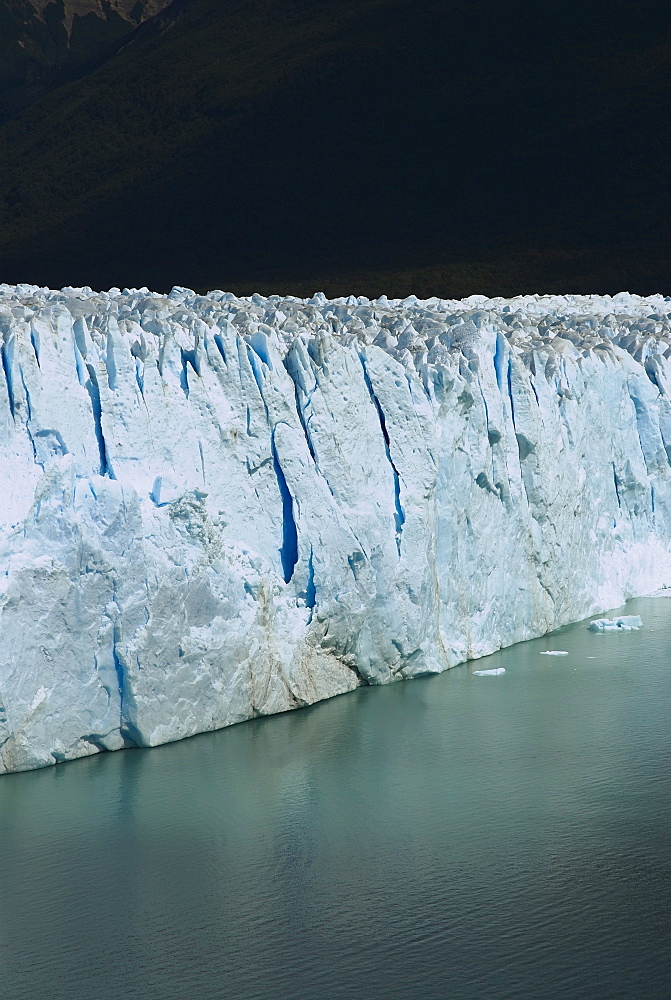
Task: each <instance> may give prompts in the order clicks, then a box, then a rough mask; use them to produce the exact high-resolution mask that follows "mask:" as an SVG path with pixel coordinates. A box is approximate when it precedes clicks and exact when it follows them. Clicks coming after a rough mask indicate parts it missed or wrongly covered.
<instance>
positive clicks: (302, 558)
mask: <svg viewBox="0 0 671 1000" xmlns="http://www.w3.org/2000/svg"><path fill="white" fill-rule="evenodd" d="M670 456H671V300H670V299H667V298H664V297H662V296H652V297H650V298H647V299H644V298H640V297H638V296H635V295H629V294H626V293H622V294H619V295H616V296H614V297H612V298H610V297H608V296H539V295H525V296H519V297H517V298H514V299H508V300H506V299H500V298H497V299H487V298H485V296H481V295H480V296H478V295H476V296H471V297H470V298H468V299H465V300H463V301H451V300H444V299H438V298H431V299H425V300H423V301H421V300H418V299H417V298H416V297H414V296H409V297H408V298H406V299H403V300H399V299H393V300H390V299H387V298H386V297H385V296H381V297H380V298H378V299H376V300H370V299H368V298H365V297H363V296H359V297H356V296H348V297H345V298H339V299H334V300H328V299H327V298H326V297H325V296H324V295H322V294H319V293H318V294H316V295H314V296H312V297H311V298H309V299H301V298H296V297H292V296H286V297H280V296H278V295H271V296H269V297H264V296H261V295H252V296H251V297H248V298H236V297H235V296H234V295H232V294H230V293H226V292H220V291H216V292H210V293H209V294H207V295H197V294H195V293H194V292H192V291H189V290H188V289H185V288H174V289H173V290H172V291H171V292H170V294H169V295H161V294H157V293H153V292H150V291H149V290H148V289H147V288H140V289H133V288H129V289H128V288H127V289H124V290H123V291H121V290H119V289H111V290H110V291H109V292H100V293H98V292H94V291H92V290H91V289H90V288H65V289H63V290H62V291H51V290H49V289H47V288H38V287H36V286H32V285H19V286H16V287H12V286H8V285H0V494H1V496H2V503H0V772H1V771H12V770H21V769H26V768H31V767H40V766H42V765H45V764H50V763H53V762H55V761H63V760H69V759H72V758H74V757H80V756H84V755H86V754H91V753H97V752H98V751H100V750H105V749H107V750H112V749H116V748H120V747H124V746H153V745H156V744H158V743H164V742H166V741H169V740H176V739H180V738H181V737H184V736H190V735H192V734H193V733H197V732H202V731H204V730H208V729H215V728H218V727H221V726H226V725H229V724H231V723H234V722H240V721H242V720H244V719H249V718H252V717H254V716H259V715H266V714H269V713H272V712H281V711H284V710H286V709H290V708H296V707H299V706H301V705H308V704H311V703H312V702H315V701H318V700H319V699H321V698H327V697H329V696H331V695H335V694H339V693H341V692H345V691H349V690H351V689H353V688H355V687H357V686H358V685H360V684H383V683H387V682H390V681H395V680H399V679H401V678H407V677H415V676H418V675H420V674H426V673H435V672H438V671H441V670H444V669H446V668H447V667H451V666H454V665H455V664H457V663H461V662H464V661H465V660H468V659H473V658H477V657H480V656H484V655H485V654H487V653H492V652H494V651H495V650H497V649H499V648H500V647H502V646H507V645H510V644H512V643H515V642H519V641H521V640H524V639H529V638H533V637H537V636H540V635H544V634H546V633H547V632H549V631H551V630H552V629H555V628H557V627H558V626H560V625H563V624H565V623H567V622H571V621H578V620H580V619H583V618H585V617H587V616H588V615H590V614H593V613H594V611H595V609H596V610H601V611H603V612H605V611H606V610H607V609H609V608H614V607H619V606H620V605H621V604H622V603H623V602H624V601H625V600H626V599H627V598H629V597H632V596H635V595H637V594H644V593H650V592H651V591H653V590H655V589H658V588H660V587H664V586H666V587H668V586H671V552H670V549H669V541H670V539H671V464H670Z"/></svg>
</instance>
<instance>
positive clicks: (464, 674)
mask: <svg viewBox="0 0 671 1000" xmlns="http://www.w3.org/2000/svg"><path fill="white" fill-rule="evenodd" d="M627 612H628V613H631V614H640V615H641V616H642V617H643V621H644V623H645V626H644V628H643V629H642V630H641V631H640V632H632V633H627V634H624V635H622V634H616V635H613V634H606V635H598V634H594V633H590V632H588V631H587V629H586V628H585V625H584V624H582V625H577V626H570V627H568V628H566V629H562V630H560V632H558V633H555V634H554V635H553V636H551V637H544V638H543V639H538V640H535V641H533V642H529V643H525V644H522V645H519V646H515V647H512V648H511V649H508V650H505V651H503V652H501V653H497V654H495V655H494V656H491V657H488V658H487V659H486V660H479V661H476V662H474V663H471V664H469V665H467V666H464V667H459V668H457V669H455V670H452V671H449V672H448V673H446V674H443V675H441V676H439V677H432V678H425V679H422V680H416V681H409V682H406V683H403V684H396V685H392V686H391V687H388V688H377V689H370V688H368V689H363V690H360V691H357V692H354V693H353V694H351V695H346V696H344V697H341V698H336V699H333V700H332V701H330V702H325V703H323V704H321V705H317V706H315V707H313V708H311V709H307V710H304V711H301V712H294V713H289V714H287V715H283V716H275V717H272V718H268V719H260V720H256V721H254V722H250V723H245V724H243V725H240V726H235V727H233V728H230V729H227V730H223V731H221V732H218V733H212V734H208V735H205V736H199V737H195V738H194V739H191V740H186V741H184V742H181V743H176V744H172V745H170V746H166V747H160V748H157V749H155V750H150V751H143V750H130V751H124V752H122V753H115V754H104V755H100V756H98V757H94V758H88V759H86V760H82V761H76V762H74V763H72V764H66V765H61V766H58V767H52V768H48V769H45V770H43V771H34V772H29V773H25V774H18V775H8V776H6V777H3V778H1V779H0V997H1V998H2V1000H66V998H67V1000H84V998H89V997H91V998H95V1000H135V998H138V1000H139V998H142V1000H183V998H184V1000H186V998H194V1000H215V998H217V1000H219V998H222V1000H223V998H227V1000H228V998H235V1000H251V998H255V1000H256V998H259V1000H261V998H263V1000H265V998H285V997H286V998H291V1000H345V998H361V1000H364V998H366V1000H371V998H372V1000H377V998H399V1000H400V998H404V1000H405V998H415V997H418V998H424V1000H443V998H449V1000H461V998H463V1000H465V998H468V1000H485V998H497V1000H498V998H511V1000H512V998H515V1000H520V998H530V1000H550V998H552V1000H554V998H560V997H561V998H567V1000H568V998H570V1000H578V998H583V997H584V998H590V1000H602V998H603V1000H606V998H608V1000H613V998H617V1000H625V998H631V1000H656V998H664V1000H668V998H669V997H670V996H671V944H670V942H671V906H670V902H671V899H670V896H671V890H670V886H671V711H670V710H671V600H665V599H663V598H657V599H654V598H647V599H644V600H638V601H632V602H630V604H629V605H628V606H627ZM552 648H555V649H556V648H560V649H565V650H568V651H569V654H570V655H569V656H565V657H544V656H540V655H539V653H540V650H542V649H552ZM498 666H504V667H505V670H506V673H505V674H503V675H501V676H498V677H474V676H473V674H472V671H473V670H476V669H483V668H493V667H498Z"/></svg>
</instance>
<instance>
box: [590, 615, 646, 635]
mask: <svg viewBox="0 0 671 1000" xmlns="http://www.w3.org/2000/svg"><path fill="white" fill-rule="evenodd" d="M642 624H643V622H642V621H641V616H640V615H622V616H621V617H620V618H597V619H596V621H593V622H590V623H589V625H588V626H587V628H588V629H589V630H590V632H635V631H636V630H637V629H639V628H640V627H641V626H642Z"/></svg>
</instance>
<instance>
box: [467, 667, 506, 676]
mask: <svg viewBox="0 0 671 1000" xmlns="http://www.w3.org/2000/svg"><path fill="white" fill-rule="evenodd" d="M505 672H506V668H505V667H495V668H494V669H493V670H474V671H473V676H474V677H498V675H499V674H505Z"/></svg>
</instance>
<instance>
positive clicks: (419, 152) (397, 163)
mask: <svg viewBox="0 0 671 1000" xmlns="http://www.w3.org/2000/svg"><path fill="white" fill-rule="evenodd" d="M171 9H172V8H171ZM166 28H167V25H165V24H164V26H163V29H162V30H153V29H152V22H151V21H150V22H148V23H147V24H146V25H144V26H143V28H141V29H139V30H138V31H136V32H135V33H134V35H133V36H132V37H131V38H130V41H129V44H125V45H123V46H122V47H121V49H120V50H119V51H118V53H117V54H116V55H114V56H113V57H112V58H110V59H108V60H107V61H105V62H104V64H103V65H101V66H100V67H99V68H98V69H97V70H95V72H92V73H90V74H88V75H86V76H84V77H82V78H80V79H78V80H75V81H73V82H70V83H68V84H66V85H64V86H62V87H60V88H59V89H57V90H55V91H54V92H52V93H50V94H48V95H46V96H45V97H43V98H41V99H40V100H39V101H37V102H35V103H34V104H33V105H32V106H31V107H30V108H28V109H27V110H26V111H24V112H23V113H22V114H21V115H19V116H18V117H16V118H15V119H14V120H12V121H10V122H8V123H6V124H5V125H4V127H3V128H2V130H1V131H0V137H1V141H2V145H3V148H4V150H5V157H4V160H3V163H2V165H1V166H0V264H1V265H2V270H1V276H2V278H3V279H4V280H7V281H31V282H38V283H49V284H64V283H67V284H90V285H92V286H94V287H95V286H109V285H112V284H118V285H120V286H123V285H142V284H148V285H152V286H154V287H158V288H163V287H169V286H170V285H171V284H173V283H177V284H187V285H191V286H194V287H199V288H204V287H213V286H218V287H222V286H227V287H233V288H236V289H239V290H243V289H247V288H251V287H252V286H258V287H259V288H265V289H267V290H270V289H271V288H273V287H275V288H277V289H278V290H284V291H291V290H293V289H296V290H300V291H302V290H307V289H308V288H309V287H310V284H312V285H313V289H312V290H314V287H315V286H314V282H319V283H320V286H321V287H323V288H324V290H326V291H330V292H331V293H333V292H334V291H338V290H344V286H346V285H349V287H352V288H354V286H361V284H362V283H363V284H364V285H365V286H366V287H370V290H371V292H382V291H386V292H388V293H390V294H405V293H406V291H407V292H409V291H416V292H417V293H418V294H419V293H420V292H423V293H426V294H429V293H430V292H431V290H432V289H433V290H434V291H436V292H440V293H442V294H467V293H468V292H476V291H483V292H486V293H512V292H514V291H519V290H535V289H538V288H541V287H542V288H543V289H547V290H551V289H557V290H558V289H563V290H584V291H588V290H591V291H599V290H604V291H605V290H610V291H616V290H618V289H620V288H623V287H628V288H630V289H631V290H632V291H639V292H649V291H653V290H662V291H665V292H671V263H670V261H669V252H668V251H669V246H670V245H671V240H670V239H669V225H668V218H669V210H670V209H671V198H670V196H669V185H668V176H669V168H670V167H671V139H670V135H671V132H670V131H669V107H670V103H669V98H670V97H671V14H670V12H669V9H668V6H667V5H662V4H659V3H653V2H650V0H643V2H641V3H638V4H636V5H635V7H634V6H633V5H632V4H631V3H629V2H628V0H583V2H582V3H579V2H577V0H565V2H564V3H562V4H561V5H552V6H548V5H539V4H538V3H537V2H532V0H511V2H510V3H507V4H501V3H499V2H497V0H414V2H412V3H410V2H408V0H356V2H355V0H311V2H307V0H285V2H282V3H279V2H272V0H192V2H191V3H188V4H185V5H184V6H183V8H179V9H178V11H177V13H176V14H175V15H174V16H173V17H172V20H171V21H170V23H169V30H166ZM303 283H305V288H303ZM412 285H414V286H415V287H408V286H412ZM359 290H361V291H364V290H365V288H361V287H360V288H359Z"/></svg>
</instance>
